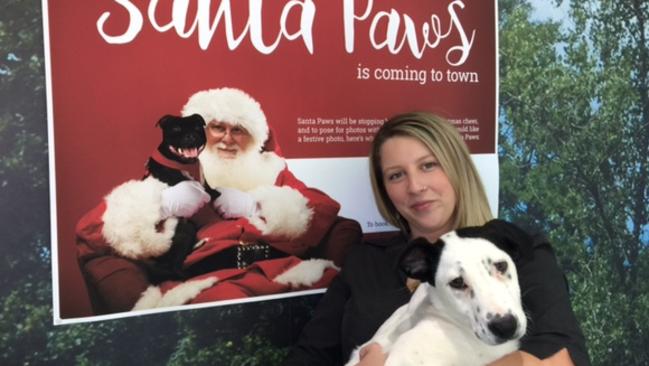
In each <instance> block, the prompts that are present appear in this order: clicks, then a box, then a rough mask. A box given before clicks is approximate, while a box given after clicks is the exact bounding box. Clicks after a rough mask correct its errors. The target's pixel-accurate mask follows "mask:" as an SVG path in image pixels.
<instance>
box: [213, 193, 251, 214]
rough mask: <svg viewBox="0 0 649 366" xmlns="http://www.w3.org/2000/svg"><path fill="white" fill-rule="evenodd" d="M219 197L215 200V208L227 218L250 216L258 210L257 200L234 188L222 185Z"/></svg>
mask: <svg viewBox="0 0 649 366" xmlns="http://www.w3.org/2000/svg"><path fill="white" fill-rule="evenodd" d="M218 191H219V192H220V193H221V195H220V196H219V198H217V199H216V200H214V203H213V205H214V209H215V210H216V211H217V212H218V213H219V214H220V215H221V216H223V218H225V219H236V218H239V217H250V216H252V215H254V214H255V212H257V201H255V199H254V198H252V196H251V195H250V194H249V193H247V192H243V191H240V190H238V189H234V188H225V187H220V188H219V189H218Z"/></svg>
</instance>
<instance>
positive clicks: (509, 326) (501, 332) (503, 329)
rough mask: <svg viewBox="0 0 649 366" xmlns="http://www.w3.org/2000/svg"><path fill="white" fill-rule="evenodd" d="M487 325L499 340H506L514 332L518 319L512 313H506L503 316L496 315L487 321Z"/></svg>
mask: <svg viewBox="0 0 649 366" xmlns="http://www.w3.org/2000/svg"><path fill="white" fill-rule="evenodd" d="M487 327H488V328H489V330H490V331H491V333H493V334H494V335H495V336H496V337H498V338H500V339H501V340H508V339H511V338H512V337H513V336H514V333H516V327H518V321H517V320H516V317H514V316H513V315H512V314H506V315H505V316H501V315H496V316H494V318H493V319H492V320H491V321H490V322H489V324H488V325H487Z"/></svg>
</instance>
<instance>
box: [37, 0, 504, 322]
mask: <svg viewBox="0 0 649 366" xmlns="http://www.w3.org/2000/svg"><path fill="white" fill-rule="evenodd" d="M176 2H178V1H159V2H158V6H157V8H156V10H155V14H156V19H157V21H158V22H159V23H160V24H166V23H168V22H169V21H170V19H171V7H172V4H174V3H176ZM223 2H227V1H223ZM124 3H130V2H128V1H105V0H102V1H82V0H56V1H49V4H47V12H48V13H49V15H48V18H47V22H48V23H49V32H48V34H47V36H48V37H49V44H50V48H49V59H50V73H49V75H48V76H49V81H50V83H49V86H50V102H51V103H52V105H51V111H52V112H53V114H52V116H51V119H50V121H51V123H52V124H53V125H52V126H53V137H54V141H53V147H54V150H53V152H54V158H55V160H54V162H55V166H54V168H55V170H54V175H53V177H54V178H55V182H54V183H55V184H56V191H55V193H56V197H55V199H56V201H55V207H56V226H57V231H56V232H57V238H54V240H55V244H56V245H55V246H54V248H55V249H56V250H57V252H55V253H54V260H55V261H57V263H58V273H57V275H58V289H59V299H55V301H57V300H58V301H59V305H60V315H61V317H62V318H69V317H80V316H87V315H90V307H89V302H88V300H87V297H86V293H85V285H84V283H83V279H82V277H81V274H80V272H79V269H78V266H77V262H76V253H75V244H74V226H75V223H76V222H77V220H78V219H79V218H80V217H81V215H82V214H83V213H84V212H85V211H87V210H89V209H90V208H91V207H93V206H94V205H95V204H97V203H98V202H99V200H100V198H101V197H102V196H103V195H105V194H106V193H108V192H109V191H110V189H111V188H113V187H114V186H116V185H118V184H120V183H122V182H124V181H126V180H128V179H136V178H139V177H141V175H142V173H143V166H144V163H145V162H146V159H147V157H148V155H149V153H150V152H151V151H152V149H153V148H154V147H155V146H156V145H157V143H158V139H159V131H158V130H157V129H156V128H155V127H154V124H155V122H156V121H157V120H158V119H159V118H160V117H161V116H162V115H164V114H168V113H169V114H179V112H180V109H181V107H182V106H183V104H184V103H185V102H186V100H187V98H188V97H189V96H190V95H192V94H193V93H195V92H196V91H199V90H203V89H210V88H218V87H225V86H228V87H235V88H239V89H242V90H244V91H246V92H247V93H249V94H250V95H251V96H253V97H254V98H255V99H257V100H258V101H259V102H260V104H261V106H262V108H263V109H264V112H265V114H266V116H267V118H268V121H269V123H270V125H271V126H272V127H273V128H274V130H275V132H276V133H277V138H278V140H279V143H280V145H281V148H282V151H283V153H284V155H285V156H286V157H287V158H289V159H290V158H323V157H328V158H331V157H361V156H366V155H367V150H368V144H367V143H335V144H326V143H311V144H305V143H299V142H298V133H297V127H298V125H297V119H298V118H317V117H321V118H340V117H351V118H356V119H362V118H373V119H385V118H387V117H389V116H390V115H392V114H394V113H397V112H402V111H407V110H415V109H416V110H431V111H435V112H438V113H440V114H442V115H444V116H445V117H448V118H453V119H463V118H470V119H475V120H477V121H478V123H479V129H480V130H479V139H478V140H471V141H467V142H468V144H469V147H470V149H471V150H472V152H473V153H495V125H496V124H495V115H496V112H495V108H496V106H495V100H496V86H495V85H496V72H495V70H496V51H495V49H496V39H495V32H496V30H495V5H494V2H488V1H478V0H473V1H472V0H466V1H455V2H452V1H432V0H431V1H414V0H413V1H398V2H395V1H387V0H384V1H379V0H376V1H373V2H372V1H368V0H359V1H351V2H349V3H351V4H354V6H355V7H356V12H357V13H361V12H362V11H363V10H364V9H366V8H368V7H371V10H370V13H369V14H370V15H369V17H368V18H367V19H366V20H356V21H355V22H354V30H355V39H354V50H353V52H351V53H349V52H347V51H346V50H345V33H344V31H343V30H344V24H343V11H344V9H343V4H344V3H345V2H344V1H332V0H320V1H313V2H312V4H313V5H314V6H315V9H316V12H315V17H314V22H313V27H312V29H311V31H312V39H313V53H312V54H311V53H309V52H308V50H307V47H306V46H305V42H304V41H303V39H302V38H298V39H295V40H292V41H291V40H288V39H285V38H284V39H282V40H281V41H280V42H279V44H278V46H277V47H276V48H275V49H274V51H273V52H272V53H270V54H263V53H261V52H259V51H258V50H257V49H256V48H255V47H254V46H253V45H252V43H251V41H250V36H249V34H248V35H246V36H244V38H243V40H242V41H241V43H240V44H239V45H238V47H236V48H234V49H229V48H228V44H227V42H226V26H225V23H223V22H221V23H220V24H218V25H217V29H216V31H215V33H214V34H213V37H212V39H211V42H210V43H209V46H208V47H207V49H205V50H203V49H201V48H200V47H199V43H198V36H197V32H194V33H193V34H192V35H190V36H189V37H187V38H182V37H180V36H179V35H178V34H177V33H176V31H175V30H174V29H173V28H172V29H170V30H169V31H167V32H158V31H156V30H155V29H154V28H153V27H152V26H151V23H150V19H149V17H148V15H147V7H148V6H149V4H150V2H149V1H133V2H132V3H133V5H135V6H137V8H138V9H139V11H140V13H141V15H142V16H143V25H142V29H141V31H140V32H139V33H138V34H137V36H136V37H135V38H134V39H133V40H132V41H131V42H130V43H127V44H109V43H107V42H106V40H104V39H103V38H102V37H101V35H100V33H99V31H98V28H97V21H98V19H99V18H100V16H101V15H102V14H103V13H105V12H109V13H110V16H109V18H108V20H107V22H106V27H105V31H106V32H107V33H109V34H111V35H119V34H121V33H123V32H124V31H125V30H126V28H127V26H128V24H129V13H128V12H127V11H126V10H125V9H126V8H125V7H124V6H123V5H121V4H124ZM189 3H190V7H189V13H188V16H187V19H188V23H191V21H193V19H194V15H195V12H196V4H197V1H189ZM229 3H230V5H231V7H230V9H231V13H232V16H233V21H232V24H233V26H232V29H233V31H234V34H235V35H240V34H241V32H242V29H243V28H244V26H245V24H246V22H247V21H248V17H249V6H250V4H252V3H259V4H261V7H262V11H263V27H262V29H263V39H264V41H265V43H266V44H271V43H272V42H273V41H274V40H275V39H276V37H277V36H278V32H279V31H280V21H279V19H280V14H281V12H282V10H283V9H284V7H285V6H286V4H288V3H289V1H280V0H273V1H270V0H266V1H263V0H258V1H254V0H250V1H234V0H233V1H231V2H229ZM302 3H311V2H310V1H307V0H305V1H302ZM450 3H455V9H456V12H457V14H458V17H459V19H460V21H461V23H462V25H463V27H464V29H465V31H466V32H467V33H468V35H469V36H470V35H471V32H472V31H473V30H475V36H474V40H473V43H472V47H471V50H470V54H469V57H468V59H467V60H466V62H465V63H464V64H462V65H460V66H457V67H454V66H450V65H449V64H448V62H447V61H446V59H445V55H446V52H447V51H448V49H449V47H452V46H454V45H458V44H459V43H460V35H459V33H458V32H457V31H451V32H450V34H449V35H448V37H447V38H445V39H442V40H441V41H440V43H439V45H438V46H437V47H436V48H428V49H426V50H425V51H424V53H423V57H421V58H420V59H418V58H416V57H414V56H413V54H412V52H410V49H409V47H408V44H407V42H406V44H404V46H403V48H402V49H401V51H400V52H398V53H396V54H393V53H391V52H389V51H388V50H387V49H376V48H374V47H373V46H372V44H371V43H370V37H369V30H370V24H371V21H372V19H373V17H374V16H375V15H376V14H378V12H380V11H384V12H390V11H393V12H394V13H396V14H397V15H398V17H399V19H400V20H401V23H400V28H399V30H398V34H399V36H400V37H401V36H403V34H404V28H403V24H404V19H405V17H409V18H411V19H412V20H413V21H414V23H415V24H416V29H417V31H418V37H419V43H420V44H421V42H422V36H421V29H422V28H421V27H422V25H423V24H424V23H426V22H428V23H429V24H430V22H431V16H434V15H437V16H438V17H439V20H440V24H441V26H442V29H443V30H447V29H448V27H449V24H450V16H449V12H448V10H447V7H448V6H449V4H450ZM211 4H212V5H211V7H212V16H214V14H215V12H216V9H217V8H218V7H219V6H221V5H222V1H217V0H214V1H211ZM458 4H461V5H463V8H462V7H461V6H459V5H458ZM299 9H300V7H299V6H296V7H294V8H293V11H292V12H291V13H290V14H291V15H290V16H289V17H288V20H289V21H288V23H287V25H286V28H287V29H288V30H289V31H297V29H298V28H299V15H300V14H299V13H300V12H299ZM383 19H384V20H385V19H387V18H383ZM385 23H386V22H385V21H383V22H379V26H378V27H377V31H376V33H375V34H376V38H377V39H378V40H379V41H380V40H382V39H384V38H385V29H386V26H385ZM430 39H431V40H434V37H433V36H432V34H431V35H430ZM359 67H365V68H369V69H370V71H371V72H370V73H371V74H372V71H373V70H374V69H376V68H379V69H391V68H393V69H406V68H408V69H416V70H420V69H421V70H426V75H427V79H428V81H427V82H426V83H424V84H423V85H422V84H419V83H418V82H416V81H394V80H393V81H389V80H375V79H374V78H373V77H370V78H369V79H361V78H359ZM431 69H435V70H440V71H442V72H443V74H444V78H445V79H446V72H447V71H455V72H466V73H474V74H475V75H477V76H479V82H476V83H466V82H465V83H459V82H457V83H453V82H450V81H448V80H443V81H440V82H432V81H430V70H431ZM55 281H56V278H55ZM55 286H57V284H56V283H55Z"/></svg>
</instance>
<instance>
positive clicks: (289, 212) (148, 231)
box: [77, 88, 360, 312]
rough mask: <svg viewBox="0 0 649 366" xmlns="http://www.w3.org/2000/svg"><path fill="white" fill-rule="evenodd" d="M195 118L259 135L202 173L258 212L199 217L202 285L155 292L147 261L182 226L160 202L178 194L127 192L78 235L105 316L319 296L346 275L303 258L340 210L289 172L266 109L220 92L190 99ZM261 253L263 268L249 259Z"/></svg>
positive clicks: (108, 200) (207, 156)
mask: <svg viewBox="0 0 649 366" xmlns="http://www.w3.org/2000/svg"><path fill="white" fill-rule="evenodd" d="M194 113H198V114H200V115H201V116H203V118H204V119H205V121H208V122H209V121H212V120H216V121H220V122H227V123H229V124H233V125H239V126H240V127H243V128H244V129H245V130H246V131H247V132H248V133H249V134H250V136H251V138H252V140H251V143H250V145H249V146H248V147H247V149H246V150H245V151H243V152H239V153H238V154H237V156H236V157H235V158H234V159H222V158H220V157H219V156H218V154H216V152H215V151H213V150H212V149H210V147H208V148H206V149H205V150H204V151H203V153H202V154H201V155H200V163H201V168H202V172H203V179H204V180H205V182H207V183H208V184H209V185H210V186H211V187H212V188H214V189H216V190H218V189H219V188H233V189H237V190H239V191H243V192H247V193H248V194H250V195H251V196H252V197H253V198H254V199H255V201H256V202H257V207H258V209H257V210H256V212H255V214H253V215H251V216H248V217H240V218H236V219H229V220H226V219H223V218H222V217H219V216H218V214H216V212H215V211H214V210H213V209H212V207H209V206H210V204H208V205H206V206H205V207H204V208H203V209H202V210H201V211H200V212H199V213H198V214H197V215H195V216H194V217H193V220H194V221H195V222H196V223H197V224H198V225H199V226H200V229H199V231H198V234H197V240H199V241H200V242H201V243H202V244H201V246H200V247H198V248H197V249H196V250H194V251H193V252H192V253H191V254H190V255H189V256H188V257H187V258H186V260H185V262H184V267H185V269H186V270H187V271H188V272H190V273H195V274H196V276H195V277H194V278H192V279H190V280H188V281H184V282H183V283H181V282H178V281H167V282H164V283H162V284H160V285H159V286H150V283H149V282H148V280H147V276H146V272H145V271H144V269H143V268H142V267H141V263H142V262H141V261H143V260H147V258H154V257H157V256H159V255H161V254H163V253H165V252H166V251H167V250H168V249H169V247H170V245H171V239H172V237H173V233H174V228H175V225H176V224H177V219H176V218H173V217H171V218H166V219H165V218H163V217H162V216H161V206H160V205H161V203H160V196H161V192H162V191H163V190H164V189H165V188H168V186H167V185H166V184H164V183H162V182H159V181H157V180H156V179H154V178H146V179H144V180H141V181H129V182H126V183H124V184H122V185H120V186H118V187H117V188H115V189H114V190H113V191H112V192H111V193H110V194H109V195H107V196H106V197H105V199H104V200H103V202H102V203H100V205H99V206H97V207H96V208H94V209H93V210H91V211H90V212H89V213H87V214H86V215H85V216H84V217H83V218H82V219H81V220H80V222H79V224H78V226H77V243H78V254H79V262H80V266H81V269H82V272H83V273H84V275H85V276H86V280H87V283H88V284H89V287H90V289H89V290H90V291H89V292H90V295H91V297H93V304H94V305H95V308H96V309H97V311H99V312H115V311H128V310H131V309H132V308H133V306H135V308H137V309H143V308H150V307H157V306H167V305H179V304H182V303H187V302H193V303H195V302H206V301H215V300H224V299H233V298H240V297H247V296H258V295H267V294H276V293H281V292H286V291H291V290H296V289H308V288H319V287H325V286H327V284H328V282H329V281H330V280H331V278H332V277H333V276H334V275H335V274H336V270H337V267H336V266H335V265H333V264H332V263H331V261H323V260H318V259H316V260H314V259H310V260H303V259H301V258H300V257H301V256H303V255H304V254H305V253H306V252H307V250H309V248H313V247H315V246H317V245H318V244H319V243H320V242H321V241H322V240H323V238H324V237H325V234H326V233H327V232H328V231H329V229H330V228H331V226H332V224H333V223H334V221H335V220H336V218H337V215H338V211H339V209H340V206H339V204H338V203H337V202H336V201H334V200H333V199H331V198H330V197H329V196H327V195H326V194H324V193H323V192H321V191H319V190H317V189H314V188H310V187H307V186H306V185H305V184H304V183H303V182H301V181H300V180H299V179H297V178H296V177H295V176H294V175H293V174H292V173H291V172H290V171H289V170H288V168H287V165H286V161H285V160H284V159H283V157H282V156H281V155H280V150H279V147H278V146H277V144H276V143H275V141H274V139H273V137H272V134H271V133H270V130H269V127H268V123H267V121H266V117H265V115H264V113H263V111H262V110H261V108H260V106H259V104H258V103H257V102H256V101H255V100H254V99H252V98H251V97H250V96H249V95H247V94H246V93H244V92H242V91H240V90H237V89H229V88H222V89H212V90H206V91H201V92H198V93H196V94H194V95H193V96H192V97H190V99H189V100H188V102H187V104H186V105H185V106H184V108H183V110H182V114H183V115H185V116H187V115H191V114H194ZM359 234H360V233H359ZM251 252H252V253H254V255H253V256H252V257H250V258H253V259H255V261H254V263H252V262H249V261H248V260H249V258H248V260H247V259H246V258H247V255H248V254H249V253H251ZM196 268H200V270H198V271H197V270H195V269H196ZM136 302H137V305H135V304H136Z"/></svg>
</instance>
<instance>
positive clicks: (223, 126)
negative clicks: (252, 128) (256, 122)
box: [207, 122, 248, 138]
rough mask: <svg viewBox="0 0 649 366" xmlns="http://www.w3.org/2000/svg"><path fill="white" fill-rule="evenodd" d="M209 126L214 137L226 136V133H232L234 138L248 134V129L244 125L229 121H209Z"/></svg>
mask: <svg viewBox="0 0 649 366" xmlns="http://www.w3.org/2000/svg"><path fill="white" fill-rule="evenodd" d="M207 128H208V129H209V131H210V133H211V134H212V136H214V137H225V135H227V134H230V136H231V137H232V138H237V137H241V136H247V135H248V131H246V129H244V128H243V127H241V126H239V125H231V124H229V123H223V122H221V123H209V124H208V125H207Z"/></svg>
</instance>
